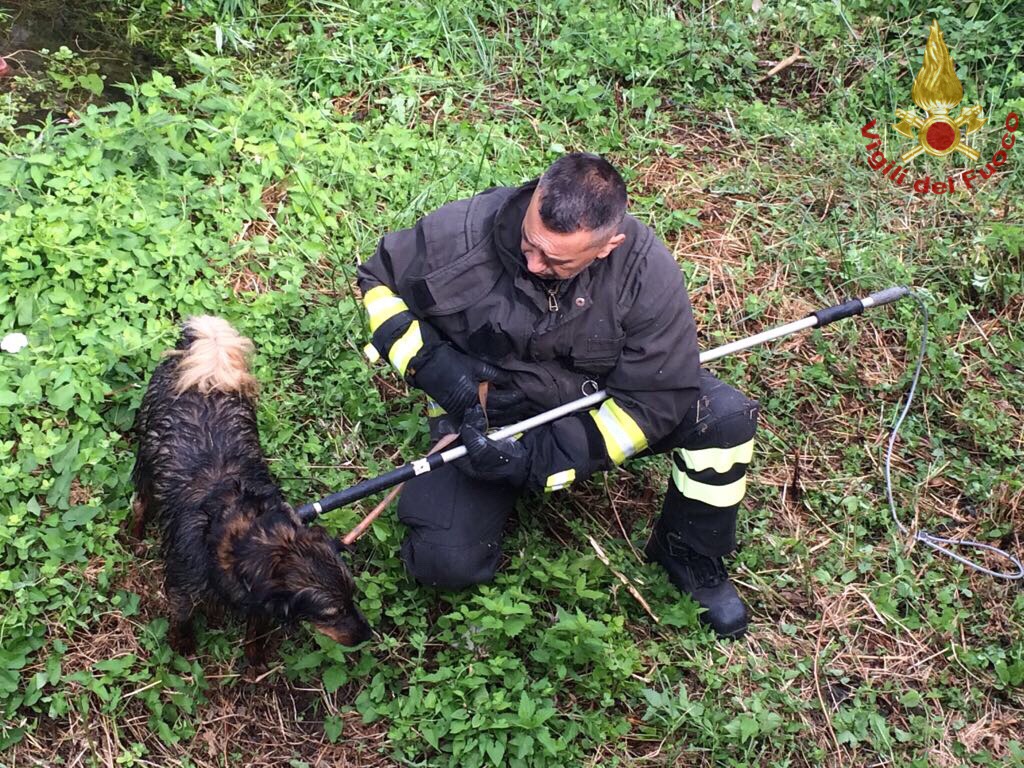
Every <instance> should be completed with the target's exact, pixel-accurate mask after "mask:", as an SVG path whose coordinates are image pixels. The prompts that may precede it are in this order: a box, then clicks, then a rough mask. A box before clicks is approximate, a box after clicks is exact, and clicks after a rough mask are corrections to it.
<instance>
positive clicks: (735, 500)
mask: <svg viewBox="0 0 1024 768" xmlns="http://www.w3.org/2000/svg"><path fill="white" fill-rule="evenodd" d="M672 480H673V481H675V484H676V488H678V489H679V492H680V493H681V494H683V496H685V497H686V498H688V499H694V500H695V501H703V502H704V503H705V504H710V505H711V506H713V507H731V506H733V505H735V504H739V503H740V502H741V501H743V494H744V493H746V491H747V476H746V475H744V476H743V477H741V478H740V479H739V480H737V481H735V482H732V483H729V484H728V485H708V484H707V483H699V482H697V481H696V480H694V479H693V478H691V477H690V476H689V475H687V474H686V473H685V472H684V471H683V470H681V469H679V467H677V466H676V465H675V464H673V465H672Z"/></svg>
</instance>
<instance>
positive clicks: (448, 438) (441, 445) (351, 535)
mask: <svg viewBox="0 0 1024 768" xmlns="http://www.w3.org/2000/svg"><path fill="white" fill-rule="evenodd" d="M456 438H458V435H457V434H451V435H444V436H442V437H441V439H440V440H438V441H437V442H436V443H434V447H433V448H431V449H430V451H429V452H428V453H427V455H428V456H429V455H431V454H434V453H437V452H438V451H443V450H444V449H445V448H447V447H448V446H449V445H451V444H452V443H453V442H455V440H456ZM404 487H405V483H401V484H399V485H396V486H395V487H394V488H392V489H391V490H390V491H388V495H387V496H385V497H384V499H383V501H381V502H380V504H378V505H377V506H376V507H374V508H373V509H371V510H370V514H368V515H367V516H366V517H364V518H363V519H362V520H360V521H359V525H357V526H356V527H355V528H353V529H352V530H351V531H349V532H348V533H346V534H345V538H343V539H342V540H341V541H342V543H343V544H345V546H350V545H351V544H352V543H353V542H354V541H355V540H356V539H358V538H359V537H360V536H362V535H363V534H364V533H366V529H367V528H369V527H370V526H371V525H372V524H373V521H374V520H376V519H377V518H378V517H380V513H381V512H383V511H384V510H385V509H387V507H388V504H390V503H391V502H392V501H394V500H395V497H396V496H397V495H398V494H399V493H401V492H402V488H404Z"/></svg>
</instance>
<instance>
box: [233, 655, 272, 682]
mask: <svg viewBox="0 0 1024 768" xmlns="http://www.w3.org/2000/svg"><path fill="white" fill-rule="evenodd" d="M235 672H237V673H238V679H239V680H241V681H242V682H243V683H258V682H259V681H260V679H261V678H262V677H263V675H265V674H266V673H267V664H266V662H265V661H262V660H257V661H250V660H249V659H247V658H246V657H245V656H242V657H241V658H240V659H238V661H236V662H235Z"/></svg>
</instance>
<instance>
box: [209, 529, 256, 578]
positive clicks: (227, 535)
mask: <svg viewBox="0 0 1024 768" xmlns="http://www.w3.org/2000/svg"><path fill="white" fill-rule="evenodd" d="M251 525H252V520H251V519H250V518H247V517H242V516H241V515H238V516H235V517H232V518H231V520H229V521H228V524H227V530H226V531H225V532H224V538H223V539H221V540H220V541H219V542H217V563H218V564H219V565H220V567H221V570H223V571H224V572H225V573H230V572H231V569H232V568H233V567H234V565H235V560H234V557H233V556H232V553H231V548H232V546H234V543H235V539H237V538H238V537H239V536H240V535H242V534H243V533H245V532H246V531H247V530H249V527H250V526H251Z"/></svg>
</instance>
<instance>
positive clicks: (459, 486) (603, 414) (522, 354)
mask: <svg viewBox="0 0 1024 768" xmlns="http://www.w3.org/2000/svg"><path fill="white" fill-rule="evenodd" d="M626 202H627V201H626V186H625V184H624V182H623V180H622V177H621V176H620V175H619V173H618V172H617V171H616V170H615V168H614V167H613V166H612V165H611V164H610V163H608V162H607V161H606V160H604V159H603V158H601V157H598V156H596V155H592V154H585V153H573V154H569V155H566V156H564V157H562V158H560V159H559V160H557V161H556V162H555V163H554V164H553V165H552V166H551V167H550V168H548V170H547V171H546V172H545V173H544V174H543V176H541V177H540V179H539V180H535V181H531V182H529V183H527V184H524V185H522V186H520V187H498V188H494V189H490V190H487V191H485V192H481V193H480V194H478V195H475V196H474V197H471V198H469V199H466V200H458V201H456V202H452V203H449V204H447V205H444V206H443V207H441V208H439V209H438V210H436V211H434V212H433V213H430V214H428V215H426V216H424V217H423V218H422V219H420V221H419V222H417V224H416V225H415V226H414V227H412V228H410V229H405V230H401V231H398V232H392V233H389V234H386V235H385V236H384V237H383V239H382V240H381V241H380V244H379V246H378V248H377V251H376V253H375V254H374V256H373V258H371V259H370V260H369V261H367V262H366V263H365V264H363V265H362V266H361V267H360V268H359V287H360V289H361V290H362V294H363V301H364V303H365V306H366V309H367V312H368V314H369V320H370V331H371V333H372V348H371V350H370V351H371V352H373V350H376V353H379V354H380V355H382V356H384V357H386V358H387V359H388V360H389V361H390V362H391V364H392V365H394V367H395V368H396V369H397V370H398V372H399V373H400V374H401V375H402V376H404V377H405V379H406V380H407V381H408V382H409V383H410V384H412V385H413V386H414V387H417V388H419V389H421V390H423V391H424V392H425V393H426V394H427V395H428V399H429V400H428V401H429V406H428V417H429V423H430V430H431V436H432V437H433V438H434V439H437V438H438V437H440V435H442V434H446V433H453V432H458V433H459V434H460V436H461V438H462V442H463V444H464V445H465V446H466V448H467V451H468V454H467V456H466V457H465V458H464V459H462V460H460V461H459V462H456V463H455V464H452V465H448V466H444V467H442V468H441V469H439V470H436V471H434V472H431V473H429V474H425V475H422V476H421V477H417V478H415V479H413V480H411V481H409V482H408V483H407V485H406V487H405V490H404V492H403V494H402V497H401V500H400V501H399V505H398V516H399V519H400V520H401V521H402V522H403V523H404V524H405V525H406V526H407V528H408V531H407V535H406V538H405V540H404V542H403V544H402V550H401V554H402V559H403V561H404V563H405V565H406V568H407V570H408V571H409V573H410V574H411V575H412V576H413V578H415V579H416V580H417V581H418V582H420V583H421V584H424V585H430V586H435V587H439V588H442V589H461V588H464V587H467V586H469V585H471V584H480V583H484V582H487V581H489V580H491V579H492V578H493V576H494V574H495V571H496V569H497V567H498V562H499V558H500V554H501V541H502V531H503V527H504V524H505V521H506V519H507V517H508V515H509V514H510V513H511V511H512V509H513V507H514V505H515V503H516V500H517V499H518V498H519V497H520V496H521V495H522V494H523V493H527V492H531V491H534V492H536V491H545V492H550V491H556V490H560V489H564V488H568V487H569V486H570V485H572V484H573V483H577V482H580V481H582V480H583V479H584V478H586V477H588V476H589V475H591V474H593V473H594V472H598V471H605V470H609V469H611V468H612V467H615V466H617V465H619V464H621V463H623V462H624V461H626V460H627V459H629V458H630V457H632V456H637V455H650V454H652V453H664V452H671V455H672V475H671V478H670V479H669V482H668V489H667V491H666V493H665V499H664V503H663V505H662V511H661V515H660V517H659V518H658V520H657V521H656V522H655V523H654V526H653V530H652V532H651V535H650V538H649V540H648V542H647V545H646V547H645V552H646V555H647V557H648V559H649V560H650V561H652V562H656V563H659V564H660V565H661V566H662V567H663V568H664V569H665V570H666V571H667V573H668V577H669V579H670V580H671V582H672V583H673V584H674V585H675V586H676V587H677V588H678V589H679V590H681V591H682V592H683V593H685V594H687V595H690V596H691V597H692V598H693V599H694V600H696V601H697V602H698V603H699V604H700V605H701V606H703V608H705V609H706V610H705V611H704V612H702V614H701V616H702V619H703V620H704V621H705V622H707V623H708V624H709V625H710V626H711V627H712V628H713V629H714V630H715V632H717V633H718V634H719V635H720V636H722V637H733V638H735V637H740V636H741V635H743V633H744V632H745V631H746V628H747V612H746V608H745V606H744V604H743V602H742V601H741V599H740V597H739V595H738V594H737V591H736V588H735V587H734V586H733V584H732V582H731V581H730V580H729V575H728V573H727V571H726V569H725V565H724V563H723V559H722V558H723V557H724V556H725V555H728V554H729V553H730V552H732V551H733V549H734V548H735V546H736V511H737V509H738V507H739V504H740V501H741V500H742V498H743V494H744V490H745V474H746V468H747V465H748V464H749V462H750V458H751V452H752V449H753V438H754V432H755V429H756V425H757V415H758V404H757V403H756V402H754V401H752V400H750V399H748V398H747V397H745V396H744V395H743V394H741V393H740V392H738V391H737V390H736V389H734V388H732V387H730V386H729V385H727V384H725V383H723V382H721V381H719V380H718V379H716V378H715V377H714V376H712V375H711V374H710V373H708V372H707V371H706V370H702V369H701V367H700V362H699V350H698V346H697V329H696V327H695V325H694V321H693V314H692V311H691V308H690V301H689V297H688V296H687V293H686V286H685V284H684V280H683V275H682V272H681V271H680V269H679V266H678V265H677V264H676V263H675V261H674V259H673V258H672V255H671V253H670V252H669V251H668V249H667V248H666V247H665V246H664V245H663V244H662V243H661V242H660V241H659V239H658V237H657V236H656V235H655V234H654V232H653V231H652V230H651V229H650V228H649V227H647V226H646V225H644V224H642V223H641V222H639V221H637V220H636V219H635V218H633V217H632V216H630V215H628V214H627V213H626ZM482 381H488V382H490V390H489V395H488V397H487V403H486V410H485V409H483V408H481V406H480V404H479V403H478V385H479V383H480V382H482ZM598 389H605V390H607V392H608V394H609V395H610V397H609V398H608V399H607V400H605V401H604V402H603V403H602V404H601V405H600V407H597V408H594V409H593V410H591V411H589V412H582V413H576V414H573V415H570V416H566V417H564V418H561V419H559V420H557V421H554V422H552V423H550V424H547V425H544V426H542V427H538V428H536V429H534V430H531V431H529V432H528V433H526V434H525V435H523V436H521V438H520V439H518V440H515V439H505V440H499V441H495V440H492V439H490V438H487V437H486V436H485V434H484V433H485V431H486V429H487V428H488V427H496V426H502V425H504V424H510V423H514V422H515V421H517V420H519V419H521V418H525V417H526V416H529V415H532V414H534V413H539V412H541V411H546V410H549V409H551V408H553V407H555V406H558V405H560V404H563V403H566V402H570V401H572V400H575V399H578V398H580V397H582V396H583V395H586V394H591V393H592V392H594V391H596V390H598Z"/></svg>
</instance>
